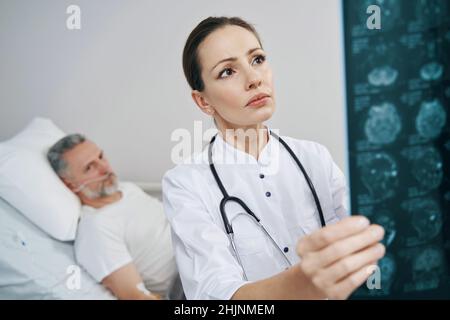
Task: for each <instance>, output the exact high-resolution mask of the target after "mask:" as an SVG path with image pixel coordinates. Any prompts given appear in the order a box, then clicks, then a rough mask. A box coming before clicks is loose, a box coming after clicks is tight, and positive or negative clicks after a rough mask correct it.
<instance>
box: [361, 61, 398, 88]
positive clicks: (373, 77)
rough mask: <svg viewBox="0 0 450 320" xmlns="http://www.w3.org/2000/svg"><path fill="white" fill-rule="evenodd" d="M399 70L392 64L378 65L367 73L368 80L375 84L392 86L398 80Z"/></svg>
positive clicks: (377, 85)
mask: <svg viewBox="0 0 450 320" xmlns="http://www.w3.org/2000/svg"><path fill="white" fill-rule="evenodd" d="M397 76H398V71H397V70H396V69H394V68H392V67H390V66H381V67H376V68H374V69H373V70H372V71H370V73H369V74H368V75H367V80H368V81H369V83H370V84H371V85H373V86H376V87H380V86H384V87H387V86H390V85H392V84H393V83H394V82H395V80H397Z"/></svg>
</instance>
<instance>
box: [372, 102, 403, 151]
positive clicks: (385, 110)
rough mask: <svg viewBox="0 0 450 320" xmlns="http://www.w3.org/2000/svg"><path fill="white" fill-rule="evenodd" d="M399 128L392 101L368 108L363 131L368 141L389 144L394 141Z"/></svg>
mask: <svg viewBox="0 0 450 320" xmlns="http://www.w3.org/2000/svg"><path fill="white" fill-rule="evenodd" d="M401 128H402V124H401V119H400V116H399V114H398V112H397V109H396V107H395V106H394V105H393V104H392V103H389V102H385V103H382V104H380V105H374V106H372V107H371V108H370V110H369V113H368V118H367V121H366V123H365V126H364V131H365V133H366V136H367V139H368V140H369V142H371V143H374V144H389V143H392V142H394V141H395V139H396V138H397V135H398V134H399V132H400V130H401Z"/></svg>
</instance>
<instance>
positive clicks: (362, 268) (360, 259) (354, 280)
mask: <svg viewBox="0 0 450 320" xmlns="http://www.w3.org/2000/svg"><path fill="white" fill-rule="evenodd" d="M383 236H384V229H383V228H382V227H381V226H379V225H370V223H369V220H367V218H365V217H362V216H352V217H348V218H345V219H343V220H342V221H340V222H338V223H336V224H334V225H330V226H327V227H325V228H323V229H320V230H318V231H316V232H314V233H312V234H311V235H308V236H306V237H304V238H302V239H301V240H300V241H299V242H298V245H297V254H298V255H299V256H300V258H301V261H300V264H299V271H300V272H301V273H302V275H304V276H305V277H306V278H307V279H308V280H309V287H310V288H309V291H310V294H311V296H312V297H313V296H315V297H317V298H330V299H346V298H347V297H348V296H349V295H350V294H351V293H352V292H353V291H354V290H355V289H357V288H358V287H359V286H360V285H361V284H363V283H364V281H366V279H367V278H368V277H369V276H370V274H371V273H370V272H369V270H370V269H369V266H371V265H374V264H376V263H377V261H378V260H379V259H381V258H382V257H383V256H384V253H385V248H384V246H383V245H382V244H381V243H379V241H380V240H382V239H383Z"/></svg>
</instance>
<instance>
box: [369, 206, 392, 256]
mask: <svg viewBox="0 0 450 320" xmlns="http://www.w3.org/2000/svg"><path fill="white" fill-rule="evenodd" d="M373 221H374V223H376V224H379V225H380V226H382V227H383V228H384V232H385V233H384V238H383V241H382V243H383V244H384V246H385V247H386V248H387V247H389V246H390V245H391V243H392V242H393V241H394V239H395V235H396V234H397V228H396V225H395V220H394V217H393V216H392V214H390V213H388V212H382V213H380V214H378V215H377V216H376V217H375V218H374V219H373Z"/></svg>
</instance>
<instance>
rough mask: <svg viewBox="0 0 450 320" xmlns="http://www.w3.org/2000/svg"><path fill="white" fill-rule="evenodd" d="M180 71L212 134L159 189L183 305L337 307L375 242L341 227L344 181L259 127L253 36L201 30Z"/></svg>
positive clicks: (223, 28) (207, 25)
mask: <svg viewBox="0 0 450 320" xmlns="http://www.w3.org/2000/svg"><path fill="white" fill-rule="evenodd" d="M183 68H184V73H185V76H186V78H187V81H188V83H189V85H190V86H191V88H192V98H193V100H194V101H195V103H196V104H197V106H198V107H199V108H200V110H201V111H203V112H204V113H206V114H208V115H210V116H211V117H213V118H214V121H215V123H216V126H217V129H218V134H217V135H216V136H215V137H214V138H213V139H212V140H211V142H210V143H209V145H208V146H207V147H206V148H205V150H204V152H203V153H202V154H200V155H197V156H193V158H191V159H190V161H187V162H186V163H185V164H181V165H178V166H177V167H175V168H174V169H171V170H169V171H168V172H167V173H166V174H165V176H164V178H163V193H164V206H165V211H166V214H167V216H168V219H169V221H170V224H171V227H172V241H173V243H174V250H175V255H176V260H177V264H178V268H179V272H180V275H181V280H182V283H183V287H184V290H185V294H186V297H187V298H188V299H324V298H331V299H345V298H347V297H348V296H349V295H350V294H351V293H352V292H353V291H354V290H355V289H356V288H357V287H359V286H360V285H361V284H363V283H364V281H365V280H366V279H367V278H368V277H369V276H370V274H371V272H370V271H371V270H370V268H369V267H370V266H371V265H373V264H376V262H377V261H378V260H379V259H380V258H382V257H383V255H384V252H385V249H384V247H383V246H382V245H381V244H380V243H379V241H380V240H382V238H383V235H384V231H383V229H382V228H381V227H380V226H377V225H370V223H369V221H368V220H367V219H366V218H365V217H362V216H352V217H346V216H347V215H348V212H347V208H346V203H347V190H346V185H345V177H344V175H343V174H342V172H341V171H340V170H339V168H338V167H337V166H336V164H335V163H334V162H333V159H332V158H331V155H330V153H329V152H328V151H327V149H326V148H325V147H324V146H322V145H320V144H318V143H315V142H311V141H304V140H297V139H294V138H289V137H281V136H279V135H278V134H277V133H276V132H275V130H270V129H269V128H267V127H266V126H265V125H264V124H263V123H264V122H265V121H267V120H268V119H270V117H271V116H272V114H273V112H274V110H275V92H274V87H273V82H272V71H271V69H270V66H269V64H268V62H267V60H266V53H265V51H264V49H263V47H262V45H261V41H260V39H259V37H258V34H257V33H256V31H255V29H254V28H253V26H251V25H250V24H248V23H247V22H245V21H243V20H242V19H240V18H227V17H214V18H212V17H210V18H207V19H205V20H203V21H202V22H201V23H200V24H199V25H198V26H197V27H196V28H195V29H194V30H193V31H192V32H191V34H190V35H189V37H188V39H187V42H186V45H185V47H184V51H183ZM255 133H256V134H255ZM340 220H341V221H340ZM321 227H322V228H321ZM372 271H373V269H372Z"/></svg>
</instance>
